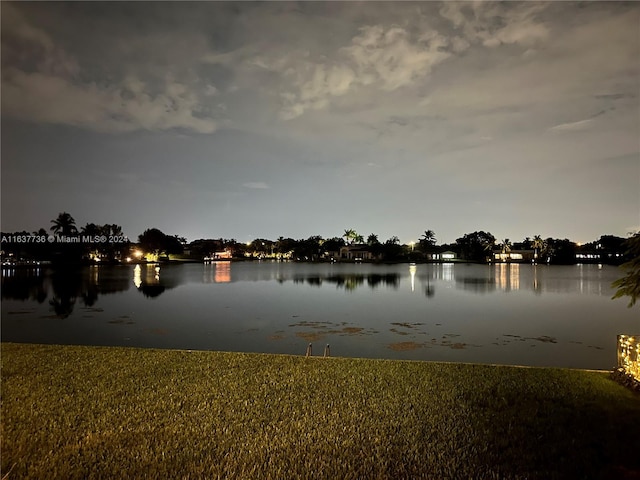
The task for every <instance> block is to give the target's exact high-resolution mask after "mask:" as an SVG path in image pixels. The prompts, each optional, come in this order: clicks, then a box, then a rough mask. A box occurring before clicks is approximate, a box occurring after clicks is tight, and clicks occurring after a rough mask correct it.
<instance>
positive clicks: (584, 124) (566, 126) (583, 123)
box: [549, 118, 593, 132]
mask: <svg viewBox="0 0 640 480" xmlns="http://www.w3.org/2000/svg"><path fill="white" fill-rule="evenodd" d="M592 123H593V118H588V119H586V120H580V121H578V122H571V123H562V124H560V125H556V126H554V127H551V128H550V129H549V130H550V131H552V132H576V131H579V130H586V129H587V128H589V127H590V126H591V124H592Z"/></svg>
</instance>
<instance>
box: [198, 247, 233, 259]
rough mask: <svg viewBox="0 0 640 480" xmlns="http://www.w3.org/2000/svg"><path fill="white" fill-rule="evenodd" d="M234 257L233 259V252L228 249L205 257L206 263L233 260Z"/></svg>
mask: <svg viewBox="0 0 640 480" xmlns="http://www.w3.org/2000/svg"><path fill="white" fill-rule="evenodd" d="M232 257H233V254H232V252H231V250H229V249H226V250H221V251H218V252H213V253H211V254H210V255H209V256H208V257H204V261H205V262H208V261H212V260H231V258H232Z"/></svg>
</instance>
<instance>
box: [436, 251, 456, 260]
mask: <svg viewBox="0 0 640 480" xmlns="http://www.w3.org/2000/svg"><path fill="white" fill-rule="evenodd" d="M456 258H457V255H456V252H452V251H451V250H447V251H446V252H441V253H433V254H431V260H436V261H440V262H450V261H452V260H455V259H456Z"/></svg>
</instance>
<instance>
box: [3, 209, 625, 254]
mask: <svg viewBox="0 0 640 480" xmlns="http://www.w3.org/2000/svg"><path fill="white" fill-rule="evenodd" d="M625 240H626V239H624V238H622V237H617V236H615V235H602V236H601V237H600V238H599V239H597V240H594V241H592V242H590V243H587V244H584V245H580V244H577V243H575V242H573V241H571V240H569V239H566V238H565V239H557V238H551V237H549V238H546V239H543V238H542V237H541V236H540V235H534V236H533V237H527V238H525V239H523V240H522V241H520V242H512V241H511V240H510V239H508V238H505V239H501V240H498V239H497V238H496V237H495V236H494V235H493V234H491V233H490V232H485V231H482V230H480V231H475V232H471V233H466V234H464V235H463V236H461V237H460V238H457V239H456V241H455V242H453V243H449V244H446V243H445V244H438V243H437V239H436V235H435V232H434V231H433V230H424V231H423V233H422V234H421V235H420V238H419V239H418V241H417V242H412V243H409V244H402V243H401V242H400V239H399V238H398V237H397V236H392V237H390V238H388V239H386V240H381V239H380V238H379V236H378V235H377V234H375V233H370V234H368V235H367V236H366V237H365V236H364V235H361V234H360V233H358V232H357V231H356V230H355V229H353V228H348V229H345V230H344V231H343V233H342V235H340V236H334V237H329V238H323V237H322V236H320V235H312V236H310V237H308V238H303V239H293V238H290V237H282V236H281V237H279V238H277V239H276V240H271V239H266V238H256V239H254V240H252V241H250V242H246V243H243V242H238V241H237V240H236V239H224V238H217V239H211V238H210V239H198V240H194V241H192V242H190V243H187V240H186V238H184V237H182V236H179V235H175V234H166V233H164V232H162V231H161V230H159V229H157V228H148V229H146V230H144V231H143V232H142V233H141V234H139V235H138V237H137V239H136V241H130V239H129V238H128V237H126V236H125V235H124V234H123V231H122V227H121V226H119V225H117V224H104V225H99V224H95V223H87V224H86V225H85V226H83V227H81V228H78V227H77V225H76V222H75V219H74V218H73V217H72V216H71V215H70V214H69V213H67V212H62V213H60V214H59V215H58V216H57V217H56V218H54V219H53V220H51V226H50V227H49V229H48V230H47V229H44V228H41V229H39V230H38V231H35V232H26V231H22V232H13V233H2V254H3V259H4V258H6V257H7V256H12V257H14V258H16V259H34V260H35V259H37V260H53V261H55V260H62V261H69V260H70V259H73V260H77V261H102V262H111V263H113V262H122V261H124V260H125V259H127V258H128V259H130V260H131V259H132V258H131V257H132V255H133V256H134V258H133V259H132V260H134V261H135V260H137V259H138V258H136V257H135V255H136V254H137V255H138V257H140V258H150V259H153V260H162V259H169V258H181V259H193V260H202V259H204V258H211V257H212V256H214V255H215V254H216V253H220V252H226V253H227V255H228V256H230V257H232V258H243V259H247V258H258V259H260V258H274V259H291V260H299V261H321V260H327V259H331V258H336V257H339V255H340V249H342V248H343V247H349V248H353V247H359V248H360V249H361V250H366V251H368V252H370V254H371V256H372V258H374V259H376V260H380V261H424V260H429V259H430V258H432V257H433V256H434V255H435V254H440V253H443V252H453V253H454V254H455V256H456V258H458V259H461V260H465V261H469V262H486V261H487V260H491V259H493V254H494V252H496V251H499V252H502V253H510V252H512V251H514V250H528V251H533V252H535V258H536V259H537V261H538V262H539V263H554V264H571V263H576V262H577V259H576V255H577V254H579V253H581V252H587V253H589V254H593V255H592V256H593V258H594V259H596V258H597V260H598V261H601V262H606V263H612V264H620V263H622V262H623V261H624V260H625V257H624V256H623V253H624V252H625V250H626V247H625V245H624V243H625ZM584 256H585V257H588V255H584Z"/></svg>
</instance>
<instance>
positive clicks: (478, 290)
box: [1, 262, 637, 368]
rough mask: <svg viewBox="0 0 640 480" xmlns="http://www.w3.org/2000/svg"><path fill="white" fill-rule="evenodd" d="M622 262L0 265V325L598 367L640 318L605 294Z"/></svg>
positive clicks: (202, 345) (83, 338)
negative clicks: (1, 269) (74, 267)
mask: <svg viewBox="0 0 640 480" xmlns="http://www.w3.org/2000/svg"><path fill="white" fill-rule="evenodd" d="M3 273H4V272H3ZM619 273H620V272H619V270H618V269H616V268H613V267H607V266H604V267H602V268H601V269H599V268H598V267H597V265H584V266H566V267H564V266H546V265H540V266H537V267H535V266H532V265H524V264H523V265H514V264H506V265H503V264H499V265H465V264H448V265H446V264H441V265H438V264H418V265H408V264H400V265H371V264H359V265H356V264H334V265H330V264H313V265H312V264H294V263H275V262H273V263H271V262H238V263H230V262H217V263H215V264H211V265H203V264H185V265H181V264H180V265H173V264H170V265H164V264H163V265H151V264H149V265H136V266H134V265H129V266H121V267H119V266H104V265H101V266H94V267H85V268H81V269H77V270H66V271H64V270H63V271H53V270H51V269H48V270H47V269H45V270H44V271H43V270H39V271H37V270H29V271H28V270H20V271H18V270H15V271H13V272H7V273H6V274H3V276H2V299H3V302H2V306H1V307H2V325H1V327H2V337H3V339H4V340H5V341H21V342H40V343H49V342H51V343H72V344H100V345H136V346H145V347H154V348H157V347H161V348H187V349H213V350H234V351H260V352H270V353H291V354H301V353H303V352H304V347H306V346H307V345H308V342H309V341H311V339H312V338H318V339H320V337H322V340H323V342H324V340H326V341H327V343H328V342H330V343H331V346H332V349H333V348H335V353H337V354H338V355H339V356H366V357H376V358H381V357H382V358H389V357H392V358H411V359H425V360H438V359H439V360H445V361H475V362H488V363H514V364H546V363H550V364H553V365H555V366H581V367H584V368H608V367H609V366H611V365H613V363H612V364H611V365H609V364H608V362H609V360H608V358H609V357H608V355H610V354H611V355H612V356H611V361H613V360H615V357H614V356H613V353H615V352H613V353H612V351H611V350H607V349H608V348H609V347H608V343H607V340H606V339H607V338H608V337H609V336H611V335H613V334H615V333H616V332H617V331H618V330H620V331H624V330H625V329H628V328H629V327H630V326H633V325H637V314H636V315H635V316H634V315H633V312H631V313H630V312H629V311H628V310H627V309H626V308H625V307H626V305H625V302H615V301H611V300H610V297H611V295H612V289H611V287H610V285H611V282H612V281H613V280H615V279H616V278H617V277H618V276H619ZM132 285H133V286H134V287H135V288H132ZM178 286H180V288H177V287H178ZM436 293H437V295H436ZM83 306H84V307H83ZM55 317H60V318H66V319H67V320H65V321H64V322H53V321H51V320H50V319H51V318H55ZM610 318H615V319H616V322H615V324H614V323H613V322H607V321H606V320H607V319H610ZM177 319H179V322H177ZM293 319H295V320H293ZM632 322H635V323H632ZM634 328H635V327H634ZM632 330H633V329H632ZM612 338H615V335H613V337H612ZM314 341H316V340H314ZM301 344H302V350H301V349H300V345H301ZM389 345H392V346H393V347H390V346H389ZM612 346H614V345H613V343H612ZM389 348H392V350H389ZM612 348H613V347H612ZM396 349H398V350H397V352H396ZM576 355H577V356H578V357H576ZM576 358H579V360H577V359H576Z"/></svg>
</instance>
